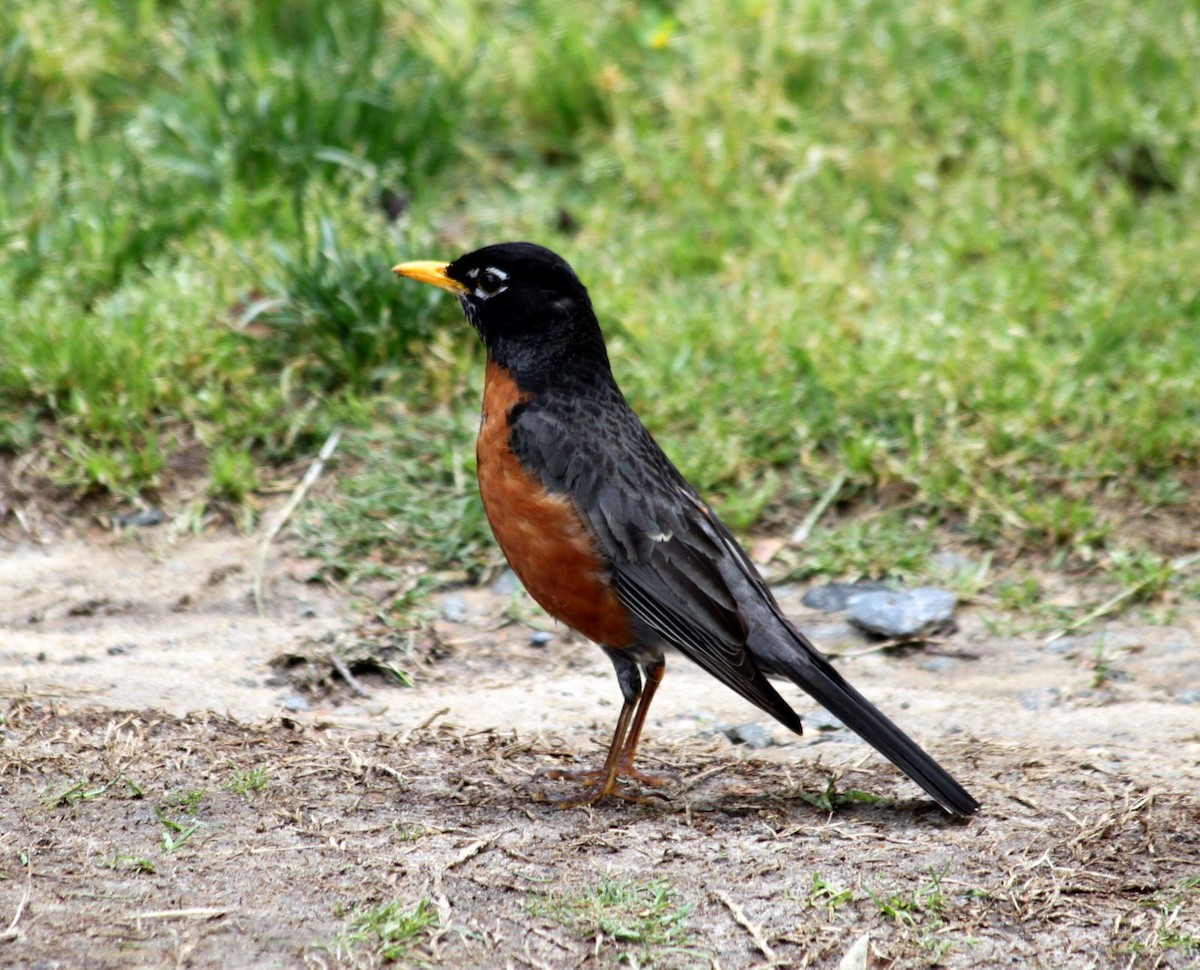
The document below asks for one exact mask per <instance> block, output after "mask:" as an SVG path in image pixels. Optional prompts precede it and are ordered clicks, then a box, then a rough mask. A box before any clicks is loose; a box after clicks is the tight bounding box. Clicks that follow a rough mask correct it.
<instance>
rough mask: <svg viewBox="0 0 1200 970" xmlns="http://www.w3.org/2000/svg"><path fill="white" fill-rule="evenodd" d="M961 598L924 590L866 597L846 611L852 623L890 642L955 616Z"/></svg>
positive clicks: (867, 595)
mask: <svg viewBox="0 0 1200 970" xmlns="http://www.w3.org/2000/svg"><path fill="white" fill-rule="evenodd" d="M957 605H958V597H957V596H955V595H954V594H953V593H952V592H950V591H949V590H948V589H938V588H936V587H932V586H923V587H920V588H918V589H909V590H904V591H902V592H898V593H865V594H863V595H862V596H860V597H858V598H857V599H855V600H854V602H853V603H851V604H850V606H849V607H848V610H847V614H846V615H847V617H848V618H849V619H850V622H851V623H856V624H857V625H858V626H860V627H862V628H863V629H864V630H867V631H868V632H870V633H876V634H879V635H880V636H884V637H889V638H899V637H911V636H916V635H917V634H919V633H921V632H922V631H924V630H928V629H929V628H930V627H932V626H935V625H937V624H939V623H945V622H946V621H947V620H949V619H950V618H951V617H952V616H954V608H955V607H956V606H957Z"/></svg>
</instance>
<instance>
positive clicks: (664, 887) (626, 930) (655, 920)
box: [529, 879, 692, 965]
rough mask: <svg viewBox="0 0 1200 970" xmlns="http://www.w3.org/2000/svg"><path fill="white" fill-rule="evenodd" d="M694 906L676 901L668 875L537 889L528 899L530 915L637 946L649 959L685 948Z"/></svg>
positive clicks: (583, 934)
mask: <svg viewBox="0 0 1200 970" xmlns="http://www.w3.org/2000/svg"><path fill="white" fill-rule="evenodd" d="M691 909H692V906H691V904H690V903H685V904H682V905H679V904H678V903H677V902H676V900H675V891H674V889H673V887H672V886H671V885H670V883H668V882H667V881H666V880H658V881H653V882H648V883H634V882H627V881H618V880H610V879H606V880H604V881H602V882H601V883H600V884H599V885H598V886H596V887H594V888H592V889H587V890H585V891H583V892H581V893H578V894H575V895H564V894H559V893H549V894H544V895H542V894H538V895H534V896H532V897H530V901H529V911H530V913H531V914H532V915H534V916H544V917H547V918H548V919H551V920H553V921H554V922H556V923H559V924H560V925H562V926H565V927H566V928H567V929H569V930H570V931H571V932H573V933H575V934H576V935H578V936H581V937H584V938H595V939H596V940H597V941H603V940H610V941H612V942H613V943H615V944H617V945H619V946H624V947H630V946H637V947H638V948H640V951H641V956H642V958H643V959H644V961H648V962H649V963H653V962H655V961H656V960H657V959H660V958H661V957H662V956H663V955H665V954H666V953H667V952H669V951H680V950H681V949H683V948H685V947H686V945H687V942H688V932H687V916H688V914H689V913H690V912H691ZM639 965H643V964H642V963H639Z"/></svg>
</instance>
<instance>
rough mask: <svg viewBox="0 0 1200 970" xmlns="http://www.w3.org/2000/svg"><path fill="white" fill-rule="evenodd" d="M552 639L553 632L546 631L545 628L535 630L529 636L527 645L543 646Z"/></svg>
mask: <svg viewBox="0 0 1200 970" xmlns="http://www.w3.org/2000/svg"><path fill="white" fill-rule="evenodd" d="M553 639H554V634H553V633H547V632H546V631H545V630H535V631H534V632H533V634H532V635H531V636H530V637H529V645H530V646H531V647H544V646H545V645H546V644H547V643H549V642H550V641H551V640H553Z"/></svg>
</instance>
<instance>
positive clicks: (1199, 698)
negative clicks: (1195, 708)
mask: <svg viewBox="0 0 1200 970" xmlns="http://www.w3.org/2000/svg"><path fill="white" fill-rule="evenodd" d="M1175 703H1176V704H1200V690H1184V691H1180V692H1179V693H1178V694H1176V695H1175Z"/></svg>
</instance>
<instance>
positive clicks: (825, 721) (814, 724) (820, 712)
mask: <svg viewBox="0 0 1200 970" xmlns="http://www.w3.org/2000/svg"><path fill="white" fill-rule="evenodd" d="M804 726H805V727H806V728H813V729H814V730H816V731H840V730H841V729H842V728H844V727H845V726H846V725H844V724H843V723H842V722H841V721H840V720H838V718H836V717H834V716H833V715H832V714H830V713H829V712H828V711H827V710H825V708H823V707H818V708H817V709H816V710H815V711H813V712H811V713H809V714H805V715H804Z"/></svg>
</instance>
